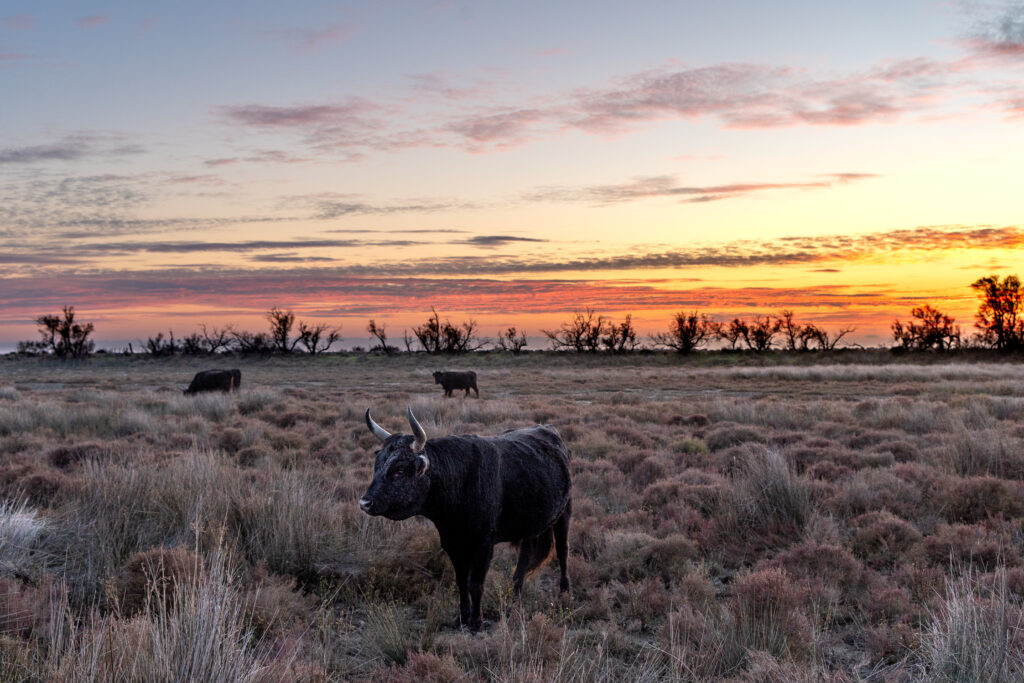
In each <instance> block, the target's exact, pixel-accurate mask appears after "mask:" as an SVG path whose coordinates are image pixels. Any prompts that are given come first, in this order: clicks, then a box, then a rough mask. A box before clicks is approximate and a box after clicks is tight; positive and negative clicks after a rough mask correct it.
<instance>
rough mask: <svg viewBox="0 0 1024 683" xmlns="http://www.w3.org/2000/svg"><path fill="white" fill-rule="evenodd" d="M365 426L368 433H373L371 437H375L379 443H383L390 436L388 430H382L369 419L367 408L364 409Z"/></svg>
mask: <svg viewBox="0 0 1024 683" xmlns="http://www.w3.org/2000/svg"><path fill="white" fill-rule="evenodd" d="M366 426H367V427H369V428H370V431H371V432H373V435H374V436H375V437H377V438H378V439H380V440H381V441H384V439H386V438H388V437H389V436H391V432H389V431H388V430H386V429H384V428H383V427H381V426H380V425H379V424H377V423H376V422H374V421H373V418H372V417H370V409H369V408H367V409H366Z"/></svg>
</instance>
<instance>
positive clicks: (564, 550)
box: [555, 500, 572, 592]
mask: <svg viewBox="0 0 1024 683" xmlns="http://www.w3.org/2000/svg"><path fill="white" fill-rule="evenodd" d="M571 516H572V501H571V500H570V501H569V502H568V503H566V505H565V511H564V512H562V516H561V517H559V518H558V519H557V520H555V553H556V554H557V555H558V566H559V568H560V569H561V571H562V577H561V579H560V580H559V582H558V588H559V589H560V590H561V591H562V592H565V591H567V590H569V572H568V570H567V568H566V563H567V562H568V560H569V517H571Z"/></svg>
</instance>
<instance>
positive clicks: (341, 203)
mask: <svg viewBox="0 0 1024 683" xmlns="http://www.w3.org/2000/svg"><path fill="white" fill-rule="evenodd" d="M312 199H313V201H314V203H315V208H314V213H313V217H314V218H316V219H317V220H333V219H335V218H341V217H344V216H366V215H388V214H399V213H434V212H437V211H450V210H453V209H469V208H474V205H473V204H470V203H465V202H456V201H437V200H423V201H412V202H407V203H399V204H372V203H369V202H363V201H355V200H346V199H324V198H319V199H318V198H312Z"/></svg>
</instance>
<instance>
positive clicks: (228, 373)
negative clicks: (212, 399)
mask: <svg viewBox="0 0 1024 683" xmlns="http://www.w3.org/2000/svg"><path fill="white" fill-rule="evenodd" d="M241 386H242V371H241V370H239V369H237V368H235V369H232V370H200V371H199V372H197V373H196V376H195V377H193V378H192V383H191V384H189V385H188V389H185V395H186V396H191V395H192V394H198V393H199V392H201V391H223V392H225V393H227V392H229V391H238V388H239V387H241Z"/></svg>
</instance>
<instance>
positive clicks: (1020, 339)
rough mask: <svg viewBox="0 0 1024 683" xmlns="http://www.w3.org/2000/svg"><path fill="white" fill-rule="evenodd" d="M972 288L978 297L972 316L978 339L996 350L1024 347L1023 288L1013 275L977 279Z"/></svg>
mask: <svg viewBox="0 0 1024 683" xmlns="http://www.w3.org/2000/svg"><path fill="white" fill-rule="evenodd" d="M971 289H973V290H974V291H975V292H977V293H978V296H980V297H981V305H979V306H978V312H977V313H976V314H975V315H974V320H975V322H974V326H975V327H976V328H978V331H979V332H978V338H979V339H980V340H981V341H982V343H984V344H988V345H989V346H992V347H994V348H996V349H1013V348H1020V347H1021V346H1024V319H1022V315H1024V287H1022V286H1021V282H1020V278H1018V277H1017V276H1016V275H1007V276H1006V277H1004V278H1003V279H1002V281H1000V280H999V276H998V275H989V276H987V277H983V278H978V279H977V280H976V281H974V282H973V283H972V284H971Z"/></svg>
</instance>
